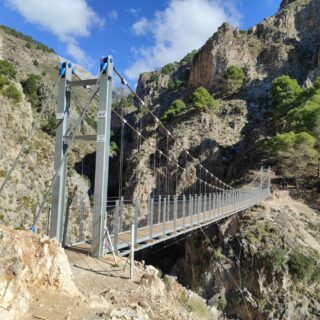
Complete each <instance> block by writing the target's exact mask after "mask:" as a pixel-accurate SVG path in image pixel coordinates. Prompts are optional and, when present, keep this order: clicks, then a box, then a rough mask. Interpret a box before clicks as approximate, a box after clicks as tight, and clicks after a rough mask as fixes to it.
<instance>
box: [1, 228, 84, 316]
mask: <svg viewBox="0 0 320 320" xmlns="http://www.w3.org/2000/svg"><path fill="white" fill-rule="evenodd" d="M0 252H1V257H0V297H1V299H0V304H1V307H2V308H1V310H0V318H1V319H7V318H8V319H10V318H12V319H16V317H17V316H21V315H22V314H24V313H26V312H27V311H28V307H29V302H30V300H31V299H32V295H33V294H35V293H36V292H38V291H39V290H48V291H54V292H59V293H61V294H66V295H68V296H75V295H79V291H78V289H77V288H76V286H75V284H74V282H73V275H72V273H71V269H70V267H69V262H68V259H67V256H66V255H65V253H64V250H63V249H62V248H61V247H60V245H59V244H58V243H57V242H56V241H54V240H49V239H48V238H47V237H44V238H39V237H38V236H35V235H33V234H32V233H30V232H25V231H14V230H12V229H9V228H7V227H4V226H2V225H0ZM1 314H2V316H1ZM6 317H7V318H6Z"/></svg>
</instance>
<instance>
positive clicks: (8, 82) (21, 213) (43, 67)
mask: <svg viewBox="0 0 320 320" xmlns="http://www.w3.org/2000/svg"><path fill="white" fill-rule="evenodd" d="M0 61H1V62H2V63H7V62H8V63H9V64H11V66H12V67H11V68H10V70H11V69H12V75H11V77H9V76H7V75H6V72H7V71H5V70H3V69H2V72H3V74H1V76H2V79H4V80H2V81H5V82H4V84H3V83H2V84H1V85H0V89H1V90H0V102H1V105H2V117H1V119H0V184H2V182H3V180H4V177H5V176H6V174H7V172H8V170H9V168H10V166H11V165H12V163H13V161H14V159H15V157H16V156H17V154H18V152H19V150H20V147H21V145H22V143H23V142H24V141H25V139H26V137H27V135H28V132H29V130H30V128H31V126H32V125H33V123H34V122H37V130H36V131H35V134H34V135H33V137H32V139H31V140H30V142H29V143H28V145H27V148H26V150H25V152H24V153H23V155H22V157H21V160H20V161H19V163H18V165H17V169H16V170H15V171H14V172H13V175H12V178H11V179H10V180H9V183H8V185H7V187H6V188H5V190H4V192H3V194H2V195H1V198H0V221H1V222H4V223H6V224H8V225H10V226H13V227H15V228H21V229H26V228H28V227H29V226H30V225H31V224H32V220H33V217H34V215H35V212H36V207H37V205H39V204H40V203H41V201H42V199H43V193H44V192H45V190H46V189H47V188H48V186H49V182H50V180H51V178H52V176H53V153H54V130H55V109H56V101H55V95H56V90H57V87H55V91H54V92H52V91H53V89H54V84H55V83H56V82H57V79H58V69H59V64H60V61H61V58H60V57H58V56H57V55H56V54H55V53H54V52H52V50H50V49H49V48H47V47H46V46H44V45H42V44H40V43H37V42H36V41H34V40H32V39H31V38H30V37H27V36H25V35H23V34H21V33H18V32H16V31H14V30H12V29H9V28H6V27H0ZM76 70H77V72H78V71H79V73H80V74H82V75H83V76H86V75H87V76H88V74H87V73H85V72H84V71H83V70H82V69H81V68H79V67H76ZM13 75H14V76H13ZM28 80H29V81H28ZM8 88H13V90H14V91H13V92H14V93H15V94H16V99H14V96H12V94H11V95H10V94H8ZM76 92H77V97H78V101H80V103H85V102H86V101H87V98H86V96H87V93H86V92H84V91H81V90H76ZM9 93H10V92H9ZM52 93H53V98H52ZM47 100H49V104H48V105H47V109H46V111H45V112H44V115H43V117H42V118H40V119H39V113H40V110H41V108H42V107H45V106H46V101H47ZM94 110H95V107H94V106H93V108H92V109H91V110H90V115H91V114H92V113H95V111H94ZM79 111H80V109H79V108H77V107H76V105H75V101H74V100H73V101H72V110H71V123H73V122H74V121H75V119H76V118H77V116H78V115H79ZM90 115H89V117H87V118H86V121H85V123H84V124H83V127H82V129H81V130H82V131H83V133H90V132H94V130H95V128H94V123H92V121H91V122H90V121H89V120H90ZM92 126H93V128H92ZM92 152H93V146H92V145H91V146H90V145H76V146H74V148H73V150H72V152H71V154H70V157H69V160H68V164H69V172H68V195H69V194H71V193H72V191H73V190H74V189H75V186H77V193H76V195H75V199H74V201H73V203H72V205H73V208H77V207H78V208H79V199H80V198H81V197H82V198H84V199H85V200H86V202H87V204H89V203H90V201H89V198H88V189H90V184H89V181H88V180H87V178H86V177H84V176H81V166H78V167H77V166H76V163H77V162H80V161H81V159H82V158H83V157H84V156H85V155H87V154H90V153H92ZM80 163H81V162H80ZM79 167H80V169H79ZM87 207H88V206H87ZM47 208H48V206H46V207H45V212H44V213H43V215H42V217H41V220H40V223H39V226H38V227H39V228H40V230H41V231H42V232H45V229H46V227H45V226H46V212H47ZM88 214H89V212H87V215H88ZM76 219H77V217H76V216H75V215H72V220H73V221H75V220H76ZM74 236H77V235H76V233H73V237H74Z"/></svg>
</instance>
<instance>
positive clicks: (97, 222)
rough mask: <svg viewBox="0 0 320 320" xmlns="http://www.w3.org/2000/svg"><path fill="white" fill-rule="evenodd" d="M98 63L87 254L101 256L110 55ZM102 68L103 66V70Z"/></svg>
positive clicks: (111, 63)
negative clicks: (91, 213)
mask: <svg viewBox="0 0 320 320" xmlns="http://www.w3.org/2000/svg"><path fill="white" fill-rule="evenodd" d="M101 66H102V75H101V79H100V83H99V111H98V128H97V147H96V150H97V151H96V170H95V185H94V207H93V217H92V245H91V254H92V256H94V257H96V258H100V257H101V256H102V254H103V243H104V225H105V221H104V219H105V212H106V206H107V203H106V202H107V192H108V171H109V155H110V127H111V108H112V85H113V58H112V57H111V56H108V57H105V58H103V59H102V63H101ZM104 67H105V69H103V68H104Z"/></svg>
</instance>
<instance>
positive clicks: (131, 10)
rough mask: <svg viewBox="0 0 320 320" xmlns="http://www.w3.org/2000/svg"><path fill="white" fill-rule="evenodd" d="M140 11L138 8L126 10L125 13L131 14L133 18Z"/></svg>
mask: <svg viewBox="0 0 320 320" xmlns="http://www.w3.org/2000/svg"><path fill="white" fill-rule="evenodd" d="M140 11H141V9H140V8H129V9H127V12H129V13H131V14H132V15H134V16H135V17H136V16H137V15H138V14H139V12H140Z"/></svg>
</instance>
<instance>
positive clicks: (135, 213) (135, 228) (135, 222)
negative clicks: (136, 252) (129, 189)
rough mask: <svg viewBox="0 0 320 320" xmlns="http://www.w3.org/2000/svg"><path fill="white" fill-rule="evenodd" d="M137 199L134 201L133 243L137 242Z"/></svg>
mask: <svg viewBox="0 0 320 320" xmlns="http://www.w3.org/2000/svg"><path fill="white" fill-rule="evenodd" d="M139 210H140V206H139V201H138V200H135V202H134V244H135V245H136V244H137V241H138V219H139Z"/></svg>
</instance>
